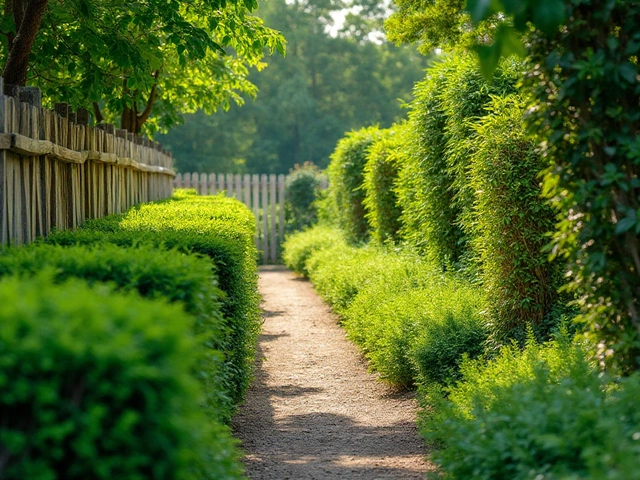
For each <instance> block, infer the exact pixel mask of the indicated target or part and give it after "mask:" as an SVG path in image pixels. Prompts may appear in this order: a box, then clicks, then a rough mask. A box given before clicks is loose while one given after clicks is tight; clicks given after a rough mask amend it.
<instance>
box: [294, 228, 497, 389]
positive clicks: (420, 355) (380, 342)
mask: <svg viewBox="0 0 640 480" xmlns="http://www.w3.org/2000/svg"><path fill="white" fill-rule="evenodd" d="M284 259H285V262H286V264H287V265H288V266H289V267H290V268H292V269H294V270H295V271H297V272H299V273H303V274H305V275H308V277H309V278H310V279H311V281H312V282H313V284H314V286H315V288H316V290H317V291H318V292H319V293H320V295H321V296H322V297H323V298H324V299H325V300H326V301H327V302H328V303H329V304H330V305H331V306H332V307H333V308H334V310H335V311H336V312H338V313H339V314H340V316H341V318H342V322H343V324H344V326H345V328H346V330H347V333H348V336H349V337H350V338H351V339H352V340H353V341H354V342H355V343H356V344H357V345H359V346H360V347H361V348H362V350H363V351H364V353H365V355H366V356H367V358H368V359H369V361H370V362H371V366H372V368H374V369H375V370H376V371H378V372H379V373H380V374H381V377H382V378H383V379H385V380H386V381H388V382H390V383H392V384H395V385H399V386H412V385H414V384H419V385H421V384H427V383H428V382H431V381H438V382H442V383H449V382H450V381H452V380H454V379H455V378H456V377H457V375H458V367H459V365H460V362H461V361H462V356H463V354H467V355H469V356H471V357H475V356H477V355H480V354H482V353H483V351H484V341H485V340H486V337H487V329H486V328H485V326H484V322H483V320H482V318H481V316H480V311H481V310H482V304H483V301H482V298H481V296H480V295H479V293H478V291H477V289H474V288H473V287H472V286H471V285H470V284H468V282H465V281H463V280H457V279H455V278H453V277H452V276H450V275H444V274H442V273H440V272H438V271H437V269H435V268H434V267H433V266H432V265H430V264H428V263H425V262H424V261H422V260H421V259H420V258H419V257H417V256H415V255H414V254H410V253H397V252H393V251H387V250H384V249H382V248H380V247H376V246H369V247H364V248H356V247H353V246H350V245H348V244H347V242H346V241H345V240H344V239H343V237H342V234H341V233H340V231H339V230H336V229H330V228H328V227H315V228H313V229H310V230H307V231H305V232H301V233H297V234H295V235H292V236H290V237H289V238H288V239H287V241H286V242H285V245H284Z"/></svg>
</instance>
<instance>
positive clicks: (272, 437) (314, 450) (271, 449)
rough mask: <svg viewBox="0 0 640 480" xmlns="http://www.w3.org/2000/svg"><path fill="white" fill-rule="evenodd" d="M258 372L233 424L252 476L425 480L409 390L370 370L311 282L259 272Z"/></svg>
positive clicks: (270, 269) (255, 479)
mask: <svg viewBox="0 0 640 480" xmlns="http://www.w3.org/2000/svg"><path fill="white" fill-rule="evenodd" d="M260 292H261V294H262V296H263V304H262V308H263V318H264V320H265V323H264V325H263V331H262V335H261V337H260V341H259V347H258V353H257V360H256V362H257V363H256V377H255V380H254V383H253V385H252V387H251V388H250V389H249V392H248V394H247V401H246V403H245V404H244V405H243V406H242V407H241V409H240V412H239V413H238V414H237V415H236V417H235V419H234V421H233V430H234V433H235V435H236V436H237V437H238V438H240V440H241V441H242V448H243V449H244V451H245V453H246V456H245V460H244V461H245V465H246V467H247V475H248V476H249V478H250V479H251V480H275V479H277V480H287V479H292V480H293V479H295V480H297V479H332V478H344V479H354V480H364V479H369V480H374V479H407V478H415V479H418V478H424V474H425V472H426V471H427V470H429V469H430V466H429V464H428V463H427V461H426V460H425V456H426V454H427V451H426V447H425V446H424V443H423V441H422V440H421V439H420V438H419V436H418V433H417V431H416V426H415V425H416V424H415V415H416V410H417V405H416V402H415V398H414V396H413V395H412V394H411V393H407V392H400V393H399V392H395V391H393V390H391V389H389V387H387V386H385V385H384V384H382V383H381V382H379V381H377V379H376V378H375V376H374V375H371V374H369V373H367V367H366V364H365V362H364V360H363V359H362V356H361V355H360V354H359V353H358V350H357V349H356V347H355V346H354V345H353V344H351V343H350V342H349V341H348V340H347V339H346V338H345V333H344V330H343V329H342V328H340V327H339V326H338V323H337V317H336V316H335V314H333V313H332V312H331V310H330V309H329V307H327V306H326V305H325V304H324V303H323V302H322V300H321V299H320V298H319V297H318V296H317V294H316V293H315V292H314V290H313V287H312V286H311V284H310V283H309V282H308V281H306V280H303V279H300V278H297V277H296V276H295V275H294V274H293V273H291V272H290V271H288V270H286V269H285V268H284V267H274V266H267V267H261V269H260Z"/></svg>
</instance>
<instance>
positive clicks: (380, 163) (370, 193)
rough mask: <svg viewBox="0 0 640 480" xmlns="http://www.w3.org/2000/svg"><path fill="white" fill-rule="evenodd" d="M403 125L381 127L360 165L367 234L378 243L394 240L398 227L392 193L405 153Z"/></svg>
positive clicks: (398, 219)
mask: <svg viewBox="0 0 640 480" xmlns="http://www.w3.org/2000/svg"><path fill="white" fill-rule="evenodd" d="M405 129H406V127H405V125H396V126H394V127H393V128H391V129H389V130H383V131H382V132H381V136H380V138H379V139H378V140H376V141H375V142H374V143H373V144H372V145H371V147H370V148H369V154H368V156H367V163H366V164H365V167H364V183H363V187H364V191H365V198H364V200H363V204H364V207H365V210H366V212H367V213H366V214H365V217H366V219H367V221H368V222H369V227H370V230H371V237H372V238H373V239H374V240H375V241H377V242H378V243H380V244H384V243H385V242H387V241H392V242H397V241H398V240H399V234H398V230H400V213H401V210H400V207H399V206H398V199H397V195H396V192H395V183H396V178H397V177H398V167H399V163H400V158H401V157H402V156H403V155H405V153H404V150H403V147H404V143H405V135H404V130H405Z"/></svg>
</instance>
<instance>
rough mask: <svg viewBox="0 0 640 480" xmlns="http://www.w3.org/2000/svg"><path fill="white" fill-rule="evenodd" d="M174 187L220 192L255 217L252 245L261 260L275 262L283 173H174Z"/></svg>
mask: <svg viewBox="0 0 640 480" xmlns="http://www.w3.org/2000/svg"><path fill="white" fill-rule="evenodd" d="M173 186H174V187H175V188H195V189H196V190H197V192H198V193H199V194H200V195H216V194H218V193H220V192H224V193H225V194H226V196H227V197H234V198H237V199H238V200H240V201H241V202H243V203H244V204H245V205H246V206H247V207H248V208H249V209H250V210H251V211H252V212H253V214H254V215H255V216H256V223H257V225H258V229H257V232H256V246H257V248H258V250H262V261H263V262H264V263H276V262H278V258H279V256H280V245H281V244H282V241H283V240H284V175H282V174H281V175H275V174H271V175H267V174H262V175H257V174H254V175H249V174H244V175H239V174H238V175H234V174H231V173H226V174H225V173H218V174H215V173H210V174H206V173H200V174H198V173H183V174H180V173H178V174H177V175H176V178H175V180H174V183H173Z"/></svg>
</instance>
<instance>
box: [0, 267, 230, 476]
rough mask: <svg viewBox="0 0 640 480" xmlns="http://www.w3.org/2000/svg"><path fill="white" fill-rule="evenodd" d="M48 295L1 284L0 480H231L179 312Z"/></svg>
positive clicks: (101, 291)
mask: <svg viewBox="0 0 640 480" xmlns="http://www.w3.org/2000/svg"><path fill="white" fill-rule="evenodd" d="M50 283H51V278H50V276H49V275H40V276H38V277H36V278H32V279H28V280H19V279H17V278H5V279H3V280H2V281H0V304H2V309H0V411H2V421H1V422H0V444H1V445H2V452H3V453H2V457H3V462H2V464H0V475H1V476H2V478H6V479H9V480H13V479H15V480H18V479H27V478H29V479H54V478H64V479H70V480H73V479H86V478H95V479H105V480H107V479H109V480H110V479H113V478H127V479H141V480H142V479H147V478H157V479H178V478H180V479H203V478H209V479H213V478H216V479H230V478H240V476H241V475H240V474H241V472H240V469H239V466H238V463H237V462H236V459H235V456H236V454H235V453H234V448H233V441H232V440H231V438H230V435H229V433H228V430H227V428H225V427H222V426H220V425H217V424H211V422H209V421H207V419H206V418H205V417H204V416H203V415H202V412H201V410H200V408H199V407H198V401H199V399H200V398H201V395H200V390H199V388H198V384H197V382H195V380H194V379H193V378H192V376H191V371H192V369H193V368H194V366H195V361H196V356H197V352H198V350H199V347H198V344H197V343H196V341H195V339H194V338H193V336H192V334H191V332H190V329H191V328H192V325H190V323H191V322H192V318H191V317H190V316H188V315H187V314H186V313H185V312H184V311H183V309H182V307H181V306H179V305H169V304H167V303H166V302H164V301H161V300H153V301H151V300H144V299H141V298H140V297H139V296H138V295H137V294H135V295H134V294H127V295H124V294H115V293H112V292H111V291H110V289H109V288H108V287H105V286H102V287H100V288H97V289H91V288H89V287H88V286H87V285H86V284H84V283H82V282H79V281H70V282H68V283H65V284H64V285H51V284H50Z"/></svg>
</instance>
